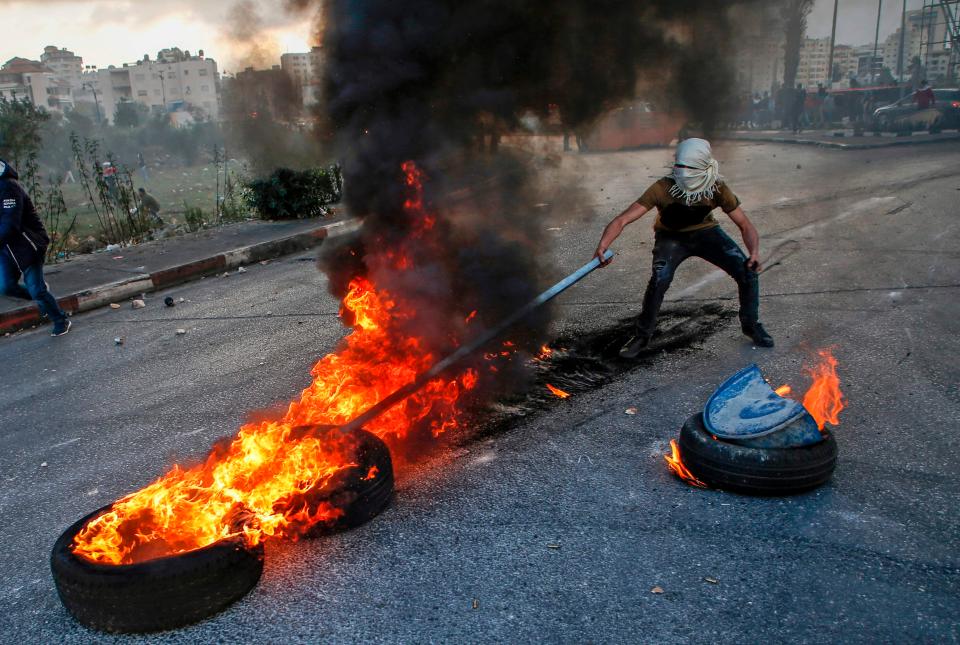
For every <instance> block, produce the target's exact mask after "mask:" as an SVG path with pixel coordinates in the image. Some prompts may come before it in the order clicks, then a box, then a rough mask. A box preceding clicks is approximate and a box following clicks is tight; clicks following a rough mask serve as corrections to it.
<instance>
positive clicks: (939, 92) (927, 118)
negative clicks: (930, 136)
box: [873, 88, 960, 131]
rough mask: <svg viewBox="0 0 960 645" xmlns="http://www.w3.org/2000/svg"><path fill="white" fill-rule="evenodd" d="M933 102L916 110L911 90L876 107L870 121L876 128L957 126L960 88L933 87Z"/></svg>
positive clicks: (897, 128)
mask: <svg viewBox="0 0 960 645" xmlns="http://www.w3.org/2000/svg"><path fill="white" fill-rule="evenodd" d="M933 97H934V104H933V105H931V106H930V107H929V108H927V109H924V110H920V109H918V108H917V105H916V102H915V101H914V100H913V94H908V95H907V96H904V97H903V98H902V99H900V100H899V101H896V102H894V103H891V104H890V105H885V106H883V107H880V108H877V109H876V110H875V111H874V113H873V118H874V122H875V123H876V126H877V128H878V129H880V130H893V131H896V130H907V129H914V130H918V129H938V128H957V127H960V89H955V88H954V89H936V90H933Z"/></svg>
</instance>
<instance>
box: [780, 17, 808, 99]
mask: <svg viewBox="0 0 960 645" xmlns="http://www.w3.org/2000/svg"><path fill="white" fill-rule="evenodd" d="M814 1H815V0H784V2H783V7H782V8H781V16H782V18H783V31H784V35H785V36H786V43H785V44H784V46H783V86H784V87H786V88H792V87H794V86H795V85H796V83H797V68H798V67H799V66H800V47H801V45H802V44H803V38H804V36H806V34H807V16H809V15H810V12H811V11H812V10H813V4H814Z"/></svg>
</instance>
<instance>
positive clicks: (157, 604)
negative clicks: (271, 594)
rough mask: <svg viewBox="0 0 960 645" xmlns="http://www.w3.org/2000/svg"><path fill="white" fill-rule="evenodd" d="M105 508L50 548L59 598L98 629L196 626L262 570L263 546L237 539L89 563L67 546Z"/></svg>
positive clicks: (251, 583)
mask: <svg viewBox="0 0 960 645" xmlns="http://www.w3.org/2000/svg"><path fill="white" fill-rule="evenodd" d="M109 508H110V507H109V506H105V507H103V508H101V509H99V510H97V511H94V512H93V513H90V514H89V515H87V516H86V517H84V518H83V519H81V520H79V521H78V522H76V523H75V524H74V525H73V526H71V527H70V528H68V529H67V530H66V531H64V532H63V535H61V536H60V539H58V540H57V542H56V544H54V546H53V552H52V553H51V555H50V568H51V570H52V571H53V581H54V583H55V584H56V587H57V593H58V594H59V595H60V600H61V601H62V602H63V605H64V606H65V607H66V608H67V610H68V611H69V612H70V613H71V614H73V616H74V618H76V619H77V620H78V621H79V622H80V623H81V624H83V625H86V626H87V627H91V628H93V629H97V630H100V631H105V632H119V633H128V632H154V631H160V630H164V629H173V628H175V627H181V626H183V625H188V624H190V623H195V622H197V621H199V620H201V619H203V618H206V617H207V616H211V615H213V614H216V613H217V612H219V611H221V610H223V609H224V608H225V607H227V606H228V605H230V604H231V603H233V602H235V601H236V600H239V599H240V598H242V597H243V596H245V595H246V594H247V592H249V591H250V590H251V589H253V587H254V586H255V585H256V584H257V581H258V580H259V579H260V574H261V573H262V572H263V545H262V544H260V545H258V546H256V547H248V546H246V545H245V544H244V543H243V541H242V540H241V539H240V538H233V539H229V540H221V541H219V542H216V543H214V544H211V545H209V546H207V547H204V548H202V549H197V550H196V551H190V552H187V553H182V554H178V555H174V556H167V557H163V558H157V559H155V560H149V561H146V562H139V563H136V564H122V565H110V564H100V563H96V562H91V561H90V560H87V559H85V558H82V557H80V556H77V555H76V554H74V553H73V551H71V549H70V545H71V544H72V543H73V539H74V537H75V536H76V534H77V533H79V532H80V530H81V529H82V528H83V527H84V526H85V525H86V524H87V522H88V521H90V520H91V519H93V518H94V517H96V516H98V515H100V514H101V513H103V512H105V511H106V510H108V509H109Z"/></svg>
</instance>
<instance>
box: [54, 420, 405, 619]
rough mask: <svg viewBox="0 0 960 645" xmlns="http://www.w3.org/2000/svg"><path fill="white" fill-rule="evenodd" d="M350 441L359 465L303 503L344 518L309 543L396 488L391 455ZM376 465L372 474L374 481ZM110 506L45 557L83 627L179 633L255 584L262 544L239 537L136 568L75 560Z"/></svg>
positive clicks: (377, 445) (356, 518)
mask: <svg viewBox="0 0 960 645" xmlns="http://www.w3.org/2000/svg"><path fill="white" fill-rule="evenodd" d="M334 431H335V432H338V431H336V430H334ZM353 440H355V441H356V442H357V456H356V461H357V465H356V466H353V467H350V468H345V469H343V470H341V471H340V472H339V473H337V475H335V476H334V477H332V478H331V479H330V480H328V481H327V482H326V484H325V485H324V486H323V488H322V489H320V490H319V491H317V492H315V493H313V494H310V495H308V497H307V498H306V499H302V500H300V501H302V502H306V503H309V504H311V505H316V504H319V503H322V502H328V503H330V504H333V505H334V506H335V507H337V508H339V509H342V510H343V511H344V513H343V514H342V515H341V516H340V517H338V518H337V519H336V520H335V521H333V522H329V523H323V524H317V525H315V526H314V527H313V528H311V529H310V530H309V531H308V532H307V533H306V534H305V535H306V536H307V537H316V536H319V535H326V534H329V533H333V532H336V531H342V530H345V529H348V528H352V527H354V526H357V525H359V524H362V523H364V522H366V521H368V520H370V519H371V518H373V517H374V516H376V515H377V514H378V513H380V511H382V510H383V509H384V508H385V507H386V506H387V504H389V502H390V499H391V497H392V495H393V484H394V478H393V463H392V460H391V458H390V449H389V448H388V447H387V445H386V444H385V443H384V442H383V441H382V440H381V439H379V438H378V437H376V436H375V435H373V434H370V433H369V432H366V431H364V430H360V431H357V432H356V433H355V434H354V435H353ZM374 467H375V468H376V476H372V477H371V474H372V473H373V468H374ZM109 508H110V506H105V507H103V508H101V509H99V510H96V511H94V512H93V513H90V514H89V515H87V516H86V517H84V518H83V519H81V520H79V521H78V522H76V523H75V524H73V526H71V527H70V528H68V529H67V530H66V531H64V532H63V534H62V535H61V536H60V538H59V539H58V540H57V542H56V544H54V546H53V552H52V553H51V555H50V568H51V570H52V571H53V580H54V583H55V585H56V587H57V593H58V594H59V595H60V600H61V601H62V602H63V604H64V606H65V607H66V608H67V610H68V611H69V612H70V613H71V614H73V616H74V617H75V618H76V619H77V620H78V621H79V622H80V623H82V624H83V625H86V626H87V627H91V628H93V629H97V630H100V631H106V632H117V633H129V632H134V633H142V632H154V631H161V630H165V629H173V628H175V627H182V626H183V625H189V624H190V623H195V622H197V621H198V620H201V619H203V618H206V617H208V616H212V615H213V614H216V613H217V612H219V611H221V610H223V609H224V608H226V607H227V606H229V605H230V604H231V603H233V602H235V601H236V600H238V599H240V598H242V597H243V596H244V595H246V594H247V593H248V592H249V591H250V590H251V589H252V588H253V587H254V586H255V585H256V584H257V581H258V580H259V579H260V575H261V573H262V572H263V544H262V543H261V544H259V545H257V546H256V547H248V546H246V545H245V544H244V543H243V541H242V539H240V538H235V539H229V540H221V541H220V542H216V543H215V544H211V545H210V546H207V547H204V548H202V549H197V550H196V551H188V552H186V553H180V554H177V555H173V556H167V557H163V558H157V559H154V560H149V561H146V562H139V563H136V564H124V565H108V564H99V563H96V562H91V561H89V560H87V559H85V558H82V557H80V556H77V555H75V554H74V553H73V551H72V550H71V549H70V545H71V544H72V543H73V540H74V537H75V536H76V535H77V533H79V532H80V530H81V529H82V528H83V527H84V526H86V524H87V522H89V521H90V520H91V519H93V518H95V517H97V516H98V515H100V514H102V513H104V512H105V511H107V510H108V509H109Z"/></svg>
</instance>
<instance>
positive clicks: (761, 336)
mask: <svg viewBox="0 0 960 645" xmlns="http://www.w3.org/2000/svg"><path fill="white" fill-rule="evenodd" d="M743 333H744V334H746V335H747V336H749V337H750V339H751V340H753V344H754V345H756V346H757V347H773V336H771V335H770V334H768V333H767V330H766V329H764V328H763V325H761V324H760V323H754V324H752V325H743Z"/></svg>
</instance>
